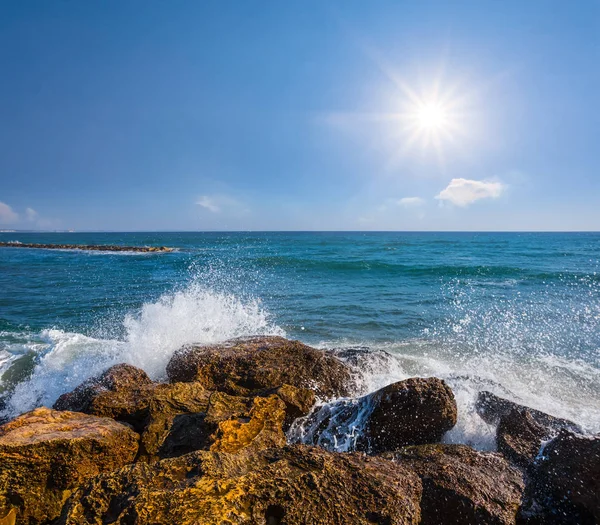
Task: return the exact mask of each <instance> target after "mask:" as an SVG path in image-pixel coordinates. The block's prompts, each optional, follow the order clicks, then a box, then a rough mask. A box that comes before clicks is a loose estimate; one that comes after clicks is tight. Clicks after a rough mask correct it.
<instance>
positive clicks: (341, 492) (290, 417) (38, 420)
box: [0, 337, 600, 525]
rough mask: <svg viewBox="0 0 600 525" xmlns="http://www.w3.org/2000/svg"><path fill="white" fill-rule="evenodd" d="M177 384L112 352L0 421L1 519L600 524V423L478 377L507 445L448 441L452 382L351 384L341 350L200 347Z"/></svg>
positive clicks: (173, 375) (185, 356) (151, 523)
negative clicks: (66, 386)
mask: <svg viewBox="0 0 600 525" xmlns="http://www.w3.org/2000/svg"><path fill="white" fill-rule="evenodd" d="M167 373H168V378H169V382H168V383H157V382H154V381H152V380H151V379H150V378H149V377H148V376H147V375H146V373H145V372H144V371H142V370H140V369H138V368H135V367H133V366H130V365H127V364H120V365H116V366H113V367H111V368H109V369H108V370H106V371H105V372H104V373H102V374H101V375H99V376H97V377H95V378H92V379H90V380H88V381H85V382H84V383H82V384H81V385H80V386H78V387H77V388H76V389H75V390H73V391H72V392H69V393H67V394H64V395H62V396H61V397H60V398H59V399H58V400H57V401H56V403H55V405H54V406H53V408H52V409H49V408H38V409H36V410H34V411H32V412H28V413H26V414H22V415H20V416H18V417H16V418H15V419H13V420H11V421H9V422H7V423H5V424H4V425H2V426H0V525H15V524H27V525H42V524H43V525H49V524H52V525H88V524H89V525H91V524H94V525H100V524H103V525H104V524H116V525H157V524H178V525H185V524H206V525H212V524H214V525H216V524H228V525H284V524H285V525H295V524H315V525H318V524H323V525H325V524H327V525H330V524H333V525H347V524H361V525H369V524H371V525H372V524H380V525H399V524H423V525H434V524H446V523H448V524H494V525H504V524H545V523H558V524H568V523H581V524H588V523H589V524H592V523H598V522H599V520H600V486H599V483H600V436H589V435H583V433H582V431H581V429H579V428H578V427H577V425H575V424H574V423H572V422H570V421H567V420H562V419H558V418H554V417H553V416H551V415H548V414H545V413H543V412H539V411H535V410H532V409H530V408H528V407H525V406H522V405H517V404H515V403H512V402H511V401H508V400H505V399H502V398H498V397H496V396H494V395H493V394H491V393H485V392H484V393H481V394H480V398H479V400H478V405H477V410H478V413H479V414H480V415H481V417H482V418H484V419H485V420H486V421H490V422H491V423H493V424H494V425H497V429H498V430H497V443H498V452H480V451H476V450H474V449H473V448H471V447H469V446H466V445H452V444H444V443H441V441H442V440H443V438H444V434H445V433H446V432H447V431H448V430H450V429H451V428H452V427H453V426H454V425H455V424H456V421H457V409H456V402H455V399H454V394H453V392H452V390H451V388H450V387H449V386H448V385H447V384H446V383H445V382H444V381H443V380H441V379H438V378H411V379H408V380H405V381H400V382H397V383H393V384H391V385H388V386H386V387H384V388H382V389H380V390H378V391H376V392H373V393H371V394H369V395H367V396H363V397H359V398H351V397H349V396H350V393H351V392H352V382H353V380H354V379H353V378H354V375H353V372H352V370H351V368H350V366H349V364H347V363H346V362H344V361H342V360H340V359H338V358H337V357H336V356H335V355H334V354H330V353H327V352H323V351H321V350H317V349H314V348H311V347H309V346H306V345H304V344H302V343H300V342H298V341H288V340H286V339H284V338H281V337H252V338H242V339H235V340H231V341H226V342H225V343H222V344H219V345H212V346H211V345H191V346H186V347H184V348H182V349H180V350H179V351H178V352H176V353H175V354H174V356H173V357H172V359H171V361H170V363H169V365H168V367H167Z"/></svg>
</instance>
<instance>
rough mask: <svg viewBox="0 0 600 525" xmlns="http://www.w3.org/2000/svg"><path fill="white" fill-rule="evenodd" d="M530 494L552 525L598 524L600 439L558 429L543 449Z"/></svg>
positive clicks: (599, 520) (599, 518)
mask: <svg viewBox="0 0 600 525" xmlns="http://www.w3.org/2000/svg"><path fill="white" fill-rule="evenodd" d="M534 492H535V498H536V500H537V501H538V502H539V503H540V504H541V505H542V507H544V514H545V516H546V517H547V519H550V520H553V521H551V522H552V523H561V524H562V523H580V524H595V523H600V436H582V435H578V434H575V433H573V432H569V431H566V430H562V431H561V432H560V433H559V435H558V436H557V437H556V438H554V439H553V440H552V441H551V442H550V443H548V445H546V447H545V448H544V449H543V453H542V457H541V458H540V460H539V461H538V463H537V469H536V471H535V474H534Z"/></svg>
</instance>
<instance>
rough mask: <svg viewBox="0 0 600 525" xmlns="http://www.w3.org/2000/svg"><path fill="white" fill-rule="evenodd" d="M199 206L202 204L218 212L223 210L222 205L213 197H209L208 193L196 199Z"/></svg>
mask: <svg viewBox="0 0 600 525" xmlns="http://www.w3.org/2000/svg"><path fill="white" fill-rule="evenodd" d="M196 204H198V206H202V207H203V208H206V209H207V210H209V211H212V212H213V213H218V212H220V211H221V207H220V206H219V205H218V204H217V203H216V201H215V199H214V198H213V197H209V196H208V195H202V197H200V199H198V200H197V201H196Z"/></svg>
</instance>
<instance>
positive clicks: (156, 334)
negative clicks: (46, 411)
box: [0, 282, 285, 415]
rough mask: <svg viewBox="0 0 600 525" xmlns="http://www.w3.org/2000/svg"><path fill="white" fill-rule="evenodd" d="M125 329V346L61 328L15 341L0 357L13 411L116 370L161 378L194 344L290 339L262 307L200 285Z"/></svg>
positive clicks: (138, 315) (128, 320)
mask: <svg viewBox="0 0 600 525" xmlns="http://www.w3.org/2000/svg"><path fill="white" fill-rule="evenodd" d="M121 323H122V328H123V329H124V333H125V337H124V338H122V339H110V338H95V337H90V336H86V335H83V334H80V333H73V332H67V331H63V330H58V329H47V330H43V331H41V332H40V333H35V334H19V333H14V334H11V337H10V338H8V339H9V341H10V342H9V343H8V344H5V348H4V349H3V350H2V351H0V378H1V380H0V387H1V388H2V390H4V391H5V392H9V393H10V394H9V396H8V400H7V402H6V405H7V406H6V408H5V412H6V413H7V414H8V415H15V414H19V413H22V412H25V411H27V410H31V409H32V408H35V407H36V406H40V405H46V406H50V405H52V404H53V402H54V401H55V400H56V399H57V398H58V396H60V395H61V394H62V393H64V392H67V391H69V390H72V389H73V388H74V387H76V386H77V385H78V384H79V383H81V382H82V381H83V380H85V379H87V378H89V377H91V376H93V375H95V374H98V373H100V372H102V371H103V370H105V369H106V368H107V367H109V366H111V365H113V364H116V363H122V362H126V363H129V364H132V365H135V366H137V367H140V368H142V369H144V370H145V371H146V372H147V373H148V374H149V375H150V377H152V378H153V379H161V378H162V377H163V376H164V374H165V368H166V365H167V363H168V361H169V359H170V357H171V355H172V354H173V352H174V351H175V350H177V349H178V348H179V347H181V346H182V345H184V344H186V343H213V342H217V341H222V340H224V339H229V338H233V337H240V336H243V335H252V334H270V335H285V332H284V330H282V329H281V328H280V327H278V326H277V325H275V324H273V323H272V322H271V320H270V316H269V314H268V313H267V312H266V310H265V309H264V308H263V307H262V306H261V303H260V301H258V300H255V299H249V300H242V299H240V298H239V297H237V296H235V295H231V294H227V293H219V292H215V291H212V290H210V289H207V288H205V287H203V286H202V285H200V284H198V283H197V282H194V283H192V284H190V285H189V286H188V287H187V288H185V289H182V290H180V291H177V292H174V293H170V294H165V295H163V296H162V297H160V298H159V299H158V300H157V301H155V302H152V303H146V304H144V305H143V306H142V307H141V309H140V310H139V311H137V312H135V313H132V314H128V315H126V316H125V317H124V319H122V321H121ZM5 335H7V334H5ZM6 339H7V338H5V340H6ZM2 390H0V393H1V392H2Z"/></svg>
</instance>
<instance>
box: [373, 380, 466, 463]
mask: <svg viewBox="0 0 600 525" xmlns="http://www.w3.org/2000/svg"><path fill="white" fill-rule="evenodd" d="M367 398H368V402H369V403H371V404H373V406H374V408H373V411H372V412H371V414H370V417H369V420H368V422H367V424H366V425H365V430H364V432H363V445H362V447H361V448H364V449H366V450H370V451H372V452H379V451H386V450H395V449H396V448H398V447H401V446H404V445H421V444H425V443H437V442H438V441H440V439H442V436H443V435H444V434H445V433H446V432H447V431H448V430H450V429H451V428H452V427H454V425H456V419H457V409H456V401H455V399H454V394H453V393H452V390H451V389H450V387H449V386H448V385H447V384H446V383H445V382H444V381H442V380H441V379H438V378H437V377H429V378H411V379H407V380H405V381H399V382H398V383H393V384H391V385H388V386H386V387H384V388H382V389H381V390H378V391H377V392H375V393H373V394H370V395H369V396H367Z"/></svg>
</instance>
